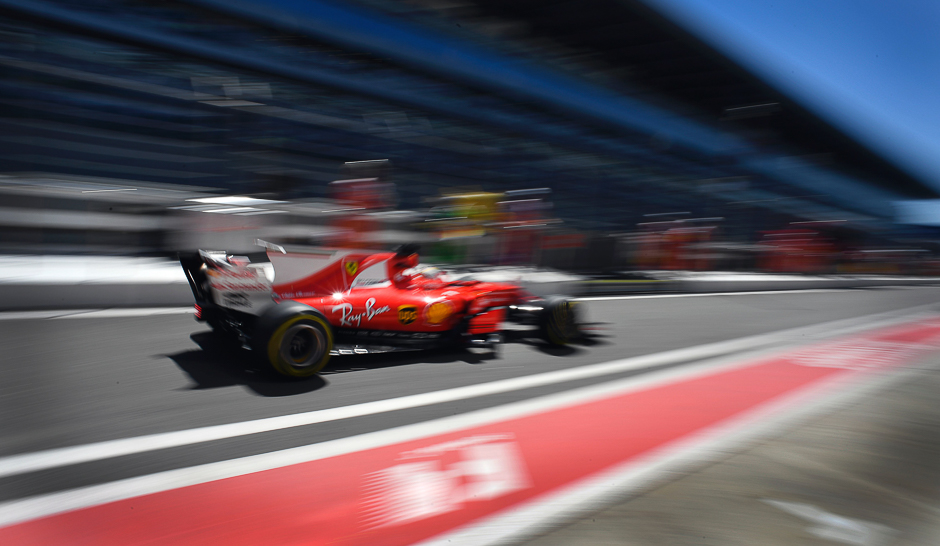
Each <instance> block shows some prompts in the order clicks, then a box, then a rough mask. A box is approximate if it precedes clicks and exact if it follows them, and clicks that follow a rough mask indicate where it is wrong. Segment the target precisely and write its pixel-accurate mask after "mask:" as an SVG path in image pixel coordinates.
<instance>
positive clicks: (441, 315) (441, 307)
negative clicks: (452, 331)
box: [425, 301, 454, 325]
mask: <svg viewBox="0 0 940 546" xmlns="http://www.w3.org/2000/svg"><path fill="white" fill-rule="evenodd" d="M453 314H454V306H453V305H451V303H450V302H449V301H436V302H434V303H432V304H431V305H429V306H428V308H427V311H425V320H427V322H428V324H431V325H437V324H441V323H442V322H444V321H445V320H447V319H448V318H450V316H451V315H453Z"/></svg>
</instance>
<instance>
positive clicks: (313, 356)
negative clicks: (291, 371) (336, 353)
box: [280, 324, 326, 368]
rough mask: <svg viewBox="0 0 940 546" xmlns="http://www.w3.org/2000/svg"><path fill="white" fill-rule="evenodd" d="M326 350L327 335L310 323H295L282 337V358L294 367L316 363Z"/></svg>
mask: <svg viewBox="0 0 940 546" xmlns="http://www.w3.org/2000/svg"><path fill="white" fill-rule="evenodd" d="M325 350H326V336H325V335H324V334H323V332H322V331H321V330H320V329H319V328H316V327H314V326H312V325H310V324H295V325H294V326H291V327H290V328H289V329H288V330H287V331H286V332H284V337H283V338H281V350H280V355H281V359H282V360H283V361H284V362H285V363H287V364H288V365H290V366H291V367H294V368H309V367H311V366H314V365H316V363H317V362H319V361H320V359H321V358H322V357H323V353H324V351H325Z"/></svg>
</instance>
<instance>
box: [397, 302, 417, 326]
mask: <svg viewBox="0 0 940 546" xmlns="http://www.w3.org/2000/svg"><path fill="white" fill-rule="evenodd" d="M416 320H418V307H417V306H416V305H399V306H398V322H400V323H402V324H411V323H412V322H414V321H416Z"/></svg>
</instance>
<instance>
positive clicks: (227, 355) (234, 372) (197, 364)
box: [165, 331, 604, 397]
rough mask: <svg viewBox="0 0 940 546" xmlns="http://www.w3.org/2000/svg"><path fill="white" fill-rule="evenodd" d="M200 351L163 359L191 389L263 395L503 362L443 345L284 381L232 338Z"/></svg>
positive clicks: (344, 362)
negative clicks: (372, 375) (400, 369)
mask: <svg viewBox="0 0 940 546" xmlns="http://www.w3.org/2000/svg"><path fill="white" fill-rule="evenodd" d="M190 339H192V340H193V342H194V343H196V345H198V346H199V349H196V350H190V351H184V352H180V353H176V354H171V355H165V356H166V357H167V358H170V359H171V360H173V362H174V363H176V365H177V366H179V368H180V369H181V370H183V372H185V373H186V374H187V375H188V376H189V378H190V379H191V380H192V382H193V385H192V386H191V387H189V388H190V389H193V390H205V389H215V388H220V387H231V386H236V385H244V386H245V387H247V388H248V389H250V390H251V391H252V392H254V393H255V394H258V395H260V396H269V397H277V396H294V395H298V394H305V393H309V392H313V391H316V390H318V389H321V388H323V387H325V386H326V385H327V381H326V380H324V379H323V377H321V376H329V375H335V374H341V373H353V372H358V371H365V370H374V369H380V368H390V367H395V366H407V365H412V364H419V363H420V364H445V363H454V362H463V363H466V364H470V365H477V364H483V363H485V362H488V361H491V360H499V359H500V358H501V355H500V352H501V351H500V349H497V350H495V351H493V350H488V349H477V348H473V349H468V348H463V347H442V348H439V349H431V350H416V351H401V352H390V353H379V354H365V355H350V356H339V357H336V356H334V357H333V358H331V359H330V362H329V364H327V366H326V368H324V369H323V371H322V372H321V373H320V374H319V375H317V376H314V377H311V378H309V379H300V380H298V379H292V378H287V377H282V376H280V375H278V374H277V373H275V372H274V371H273V370H271V369H269V368H268V367H267V366H265V365H264V364H262V363H260V362H258V360H257V359H256V358H254V356H253V355H252V353H251V352H249V351H245V350H242V349H239V348H238V347H236V346H235V345H234V344H233V343H232V342H231V341H230V340H226V339H225V338H223V337H220V336H219V335H218V334H216V333H213V332H211V331H203V332H197V333H194V334H192V335H190ZM504 342H505V343H513V344H522V345H528V346H530V347H532V348H534V349H536V350H538V351H540V352H542V353H544V354H546V355H550V356H555V357H568V356H574V355H577V354H579V353H581V352H583V351H584V347H590V346H593V345H597V344H600V343H604V342H603V341H601V340H600V339H599V337H598V336H592V335H589V336H586V337H585V338H584V339H582V340H580V341H579V342H578V344H577V345H576V346H573V345H569V346H564V347H555V346H551V345H548V344H547V343H545V342H544V341H541V340H540V339H538V338H536V337H534V336H532V335H531V333H530V332H507V333H505V336H504Z"/></svg>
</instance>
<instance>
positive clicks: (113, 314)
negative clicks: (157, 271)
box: [50, 306, 196, 319]
mask: <svg viewBox="0 0 940 546" xmlns="http://www.w3.org/2000/svg"><path fill="white" fill-rule="evenodd" d="M195 311H196V310H195V309H194V308H193V307H192V306H190V307H142V308H137V309H101V310H98V311H87V312H85V313H81V314H74V315H61V316H58V317H50V318H52V319H79V318H123V317H152V316H157V315H184V314H191V313H194V312H195Z"/></svg>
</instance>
